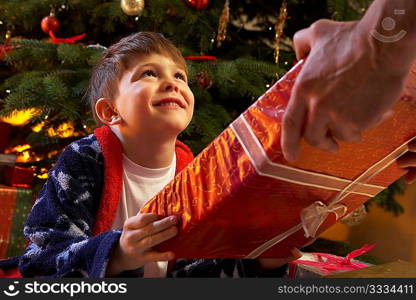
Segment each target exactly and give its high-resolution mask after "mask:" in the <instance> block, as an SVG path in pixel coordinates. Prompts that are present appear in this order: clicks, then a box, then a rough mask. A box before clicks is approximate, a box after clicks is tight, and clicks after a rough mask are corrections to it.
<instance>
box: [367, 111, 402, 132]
mask: <svg viewBox="0 0 416 300" xmlns="http://www.w3.org/2000/svg"><path fill="white" fill-rule="evenodd" d="M393 115H394V111H393V110H389V111H387V112H385V113H384V114H382V115H381V116H380V117H379V118H377V119H375V120H374V121H373V122H370V124H368V125H367V126H366V127H365V128H363V129H369V128H374V127H377V126H378V125H380V124H381V123H383V122H384V121H387V120H388V119H390V118H391V117H392V116H393Z"/></svg>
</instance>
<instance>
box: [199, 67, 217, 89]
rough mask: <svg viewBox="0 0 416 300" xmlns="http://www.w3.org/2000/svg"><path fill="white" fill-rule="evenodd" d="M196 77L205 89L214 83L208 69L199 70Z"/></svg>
mask: <svg viewBox="0 0 416 300" xmlns="http://www.w3.org/2000/svg"><path fill="white" fill-rule="evenodd" d="M195 77H196V81H197V82H198V84H199V86H200V87H202V88H203V89H205V90H207V89H209V88H210V87H211V86H212V84H213V82H212V80H211V79H210V78H209V77H208V73H207V72H206V71H202V72H199V73H198V74H196V76H195Z"/></svg>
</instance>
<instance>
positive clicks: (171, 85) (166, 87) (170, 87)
mask: <svg viewBox="0 0 416 300" xmlns="http://www.w3.org/2000/svg"><path fill="white" fill-rule="evenodd" d="M162 89H163V91H165V92H172V91H175V92H178V91H179V88H178V86H177V85H176V84H175V82H173V81H172V80H166V81H165V82H164V83H163V87H162Z"/></svg>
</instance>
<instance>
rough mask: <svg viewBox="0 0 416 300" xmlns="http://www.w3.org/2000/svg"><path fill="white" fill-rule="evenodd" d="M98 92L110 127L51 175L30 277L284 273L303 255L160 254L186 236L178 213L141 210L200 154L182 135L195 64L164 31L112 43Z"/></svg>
mask: <svg viewBox="0 0 416 300" xmlns="http://www.w3.org/2000/svg"><path fill="white" fill-rule="evenodd" d="M88 94H89V98H90V101H91V108H92V111H93V112H94V116H95V118H96V120H97V121H98V122H99V123H100V124H102V125H104V126H102V127H100V128H98V129H96V130H95V131H94V134H92V135H90V136H88V137H85V138H83V139H81V140H79V141H76V142H74V143H72V144H71V145H69V146H68V147H67V148H66V149H65V151H64V152H63V153H62V154H61V156H60V158H59V160H58V162H57V165H56V166H55V167H54V168H53V169H52V170H51V171H50V173H49V178H48V180H47V182H46V183H45V185H44V187H43V189H42V191H41V193H40V195H39V197H38V199H37V200H36V202H35V204H34V206H33V208H32V211H31V214H30V216H29V218H28V220H27V223H26V226H25V228H24V234H25V236H26V237H27V238H28V239H29V240H30V242H31V243H30V245H29V246H28V248H27V249H26V251H25V252H24V254H23V255H22V256H21V258H20V262H19V269H20V272H21V274H22V275H23V276H47V277H63V276H65V277H69V276H71V277H73V276H80V275H81V276H86V277H110V276H124V277H126V276H139V277H140V276H143V277H166V276H168V277H170V276H173V277H183V276H192V277H226V276H246V277H247V276H249V277H253V276H281V275H282V274H283V272H284V271H285V270H284V269H285V268H284V267H283V268H279V267H280V266H282V265H284V264H285V263H286V262H287V261H290V260H292V259H295V258H296V257H298V256H299V251H297V252H294V257H290V258H287V259H264V260H233V259H211V260H207V259H192V260H191V259H189V260H188V259H178V260H177V261H174V260H172V259H173V258H174V253H171V252H166V253H158V252H156V251H154V250H152V247H153V246H155V245H157V244H159V243H162V242H163V241H166V240H168V239H170V238H172V237H173V236H175V235H176V234H177V232H178V230H177V227H176V224H177V219H176V218H175V217H173V216H171V217H166V218H163V219H158V217H157V216H156V215H155V214H140V213H138V212H139V210H140V208H141V207H142V206H143V204H144V203H145V202H146V201H147V200H149V199H151V198H152V197H153V196H154V195H156V194H157V193H158V192H159V191H160V190H161V189H162V188H163V187H164V186H165V185H166V184H167V183H168V182H169V181H171V180H172V179H173V178H174V176H175V174H176V173H177V172H179V171H180V170H181V169H183V168H184V167H185V166H186V165H187V164H188V163H189V162H190V161H191V160H192V159H193V156H192V153H191V151H190V150H189V148H188V147H187V146H185V145H184V144H182V143H181V142H179V141H178V140H177V136H178V135H179V134H180V133H181V132H182V131H183V130H184V129H185V128H186V127H187V126H188V124H189V122H190V121H191V118H192V114H193V108H194V96H193V94H192V91H191V90H190V88H189V86H188V79H187V68H186V63H185V61H184V59H183V57H182V55H181V54H180V52H179V51H178V49H177V48H175V46H173V44H172V43H170V42H169V41H168V40H167V39H165V38H164V37H163V36H162V35H160V34H157V33H150V32H141V33H136V34H133V35H130V36H128V37H126V38H123V39H122V40H120V41H119V42H118V43H116V44H115V45H113V46H111V47H110V48H109V49H107V50H106V51H105V52H104V53H103V56H102V58H101V60H100V61H99V62H98V63H97V65H96V67H95V68H94V70H93V73H92V77H91V81H90V86H89V93H88ZM168 261H170V262H171V263H170V264H169V268H168Z"/></svg>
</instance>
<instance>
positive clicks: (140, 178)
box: [111, 154, 176, 277]
mask: <svg viewBox="0 0 416 300" xmlns="http://www.w3.org/2000/svg"><path fill="white" fill-rule="evenodd" d="M175 170H176V154H175V155H174V157H173V160H172V163H171V164H170V166H168V167H166V168H160V169H149V168H145V167H142V166H140V165H138V164H136V163H134V162H133V161H131V160H130V159H129V158H128V157H127V156H126V155H124V154H123V187H122V190H121V196H120V202H119V204H118V207H117V212H116V217H115V219H114V222H113V224H112V226H111V229H120V228H123V225H124V222H125V221H126V220H127V219H128V218H130V217H132V216H135V215H136V214H137V213H138V212H139V210H140V208H142V207H143V205H144V204H145V203H146V202H147V201H148V200H150V199H152V198H153V197H154V196H155V195H156V194H157V193H159V192H160V191H161V190H162V189H163V188H164V187H165V186H166V184H168V183H169V182H170V181H171V180H172V179H173V178H174V177H175ZM167 266H168V262H167V261H159V262H152V263H148V264H146V265H145V266H144V277H166V271H167Z"/></svg>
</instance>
